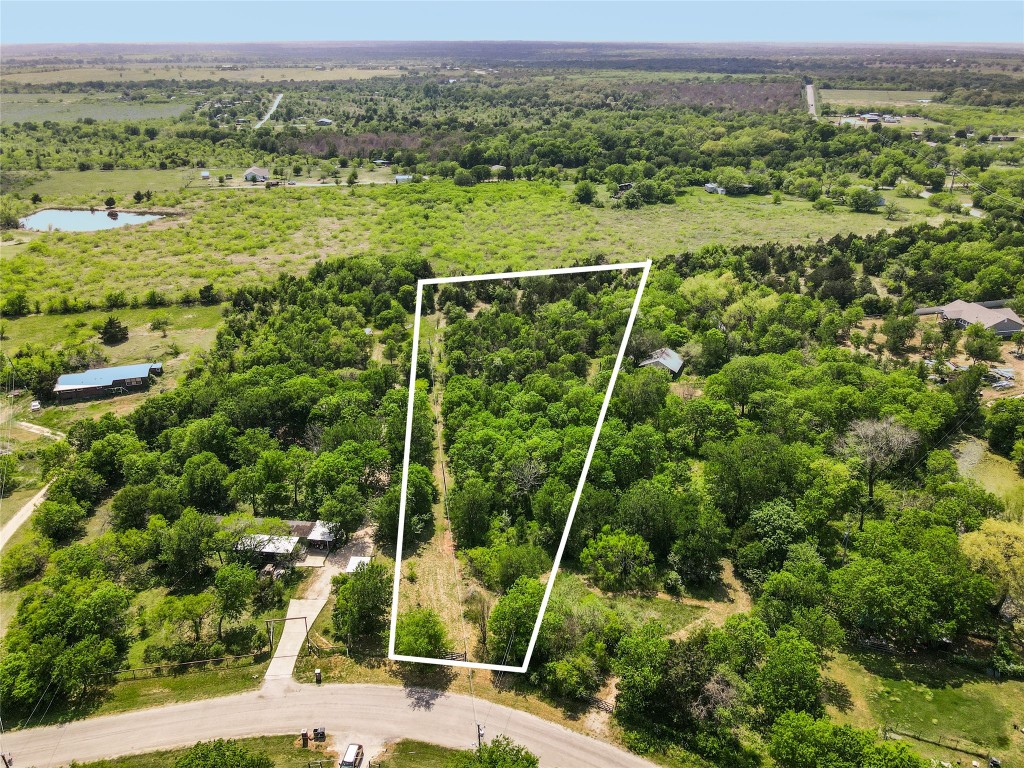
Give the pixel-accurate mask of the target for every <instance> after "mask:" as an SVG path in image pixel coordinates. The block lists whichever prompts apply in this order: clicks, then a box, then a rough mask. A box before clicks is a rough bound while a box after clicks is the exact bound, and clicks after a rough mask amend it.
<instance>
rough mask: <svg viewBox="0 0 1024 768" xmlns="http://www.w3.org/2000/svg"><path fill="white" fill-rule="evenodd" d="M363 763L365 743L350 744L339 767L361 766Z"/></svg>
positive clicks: (355, 767)
mask: <svg viewBox="0 0 1024 768" xmlns="http://www.w3.org/2000/svg"><path fill="white" fill-rule="evenodd" d="M362 764H363V745H362V744H349V745H348V747H347V748H346V749H345V756H344V757H343V758H341V762H340V763H338V766H339V768H359V766H361V765H362Z"/></svg>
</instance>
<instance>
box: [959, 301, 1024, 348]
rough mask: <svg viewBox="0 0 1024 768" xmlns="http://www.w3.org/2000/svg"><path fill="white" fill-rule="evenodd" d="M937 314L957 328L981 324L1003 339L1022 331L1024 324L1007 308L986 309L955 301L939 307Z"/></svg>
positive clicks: (973, 304) (981, 305)
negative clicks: (954, 324)
mask: <svg viewBox="0 0 1024 768" xmlns="http://www.w3.org/2000/svg"><path fill="white" fill-rule="evenodd" d="M939 314H940V315H941V316H942V319H943V320H951V321H952V322H954V323H956V325H957V327H958V328H966V327H967V326H969V325H974V324H975V323H981V324H982V325H983V326H985V327H986V328H987V329H988V330H990V331H994V332H995V333H996V334H998V335H999V336H1001V337H1002V338H1004V339H1006V338H1009V337H1010V336H1012V335H1013V334H1014V333H1016V332H1017V331H1019V330H1021V329H1024V322H1022V321H1021V319H1020V318H1019V317H1018V316H1017V313H1016V312H1014V311H1013V310H1012V309H1010V308H1009V307H987V306H984V305H983V304H977V303H974V302H968V301H961V300H960V299H957V300H956V301H954V302H951V303H949V304H947V305H946V306H944V307H939Z"/></svg>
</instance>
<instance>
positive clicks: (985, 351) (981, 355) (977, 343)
mask: <svg viewBox="0 0 1024 768" xmlns="http://www.w3.org/2000/svg"><path fill="white" fill-rule="evenodd" d="M963 340H964V352H965V353H967V355H968V356H969V357H970V358H971V359H972V360H975V361H978V360H998V359H999V355H1000V350H999V347H1000V345H1001V344H1002V339H1000V338H999V334H997V333H996V332H995V331H990V330H989V329H988V328H986V327H985V326H984V325H982V324H981V323H972V324H971V325H969V326H967V329H966V330H965V331H964V335H963Z"/></svg>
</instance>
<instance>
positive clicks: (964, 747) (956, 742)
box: [882, 725, 992, 763]
mask: <svg viewBox="0 0 1024 768" xmlns="http://www.w3.org/2000/svg"><path fill="white" fill-rule="evenodd" d="M891 733H892V734H895V735H897V736H903V737H904V738H907V739H913V740H914V741H920V742H923V743H925V744H933V745H934V746H936V747H942V748H943V749H951V750H953V751H954V752H963V753H964V754H965V755H974V756H975V757H980V758H983V759H984V760H985V761H986V763H987V762H988V760H989V758H990V757H991V756H992V755H991V753H989V752H982V751H981V750H982V747H981V746H980V745H978V744H975V743H974V742H973V741H969V740H967V739H960V738H943V737H942V736H936V737H935V738H934V739H929V738H928V737H927V736H920V735H918V734H916V733H910V732H909V731H901V730H899V729H898V728H893V727H892V726H889V725H886V726H884V727H883V728H882V737H883V738H885V739H888V738H889V734H891Z"/></svg>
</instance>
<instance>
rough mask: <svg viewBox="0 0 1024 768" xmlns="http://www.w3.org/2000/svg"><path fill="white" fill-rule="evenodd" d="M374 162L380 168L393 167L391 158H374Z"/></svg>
mask: <svg viewBox="0 0 1024 768" xmlns="http://www.w3.org/2000/svg"><path fill="white" fill-rule="evenodd" d="M373 164H374V165H376V166H377V167H378V168H390V167H391V161H390V160H374V161H373Z"/></svg>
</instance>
